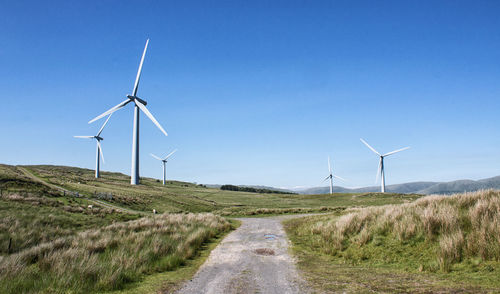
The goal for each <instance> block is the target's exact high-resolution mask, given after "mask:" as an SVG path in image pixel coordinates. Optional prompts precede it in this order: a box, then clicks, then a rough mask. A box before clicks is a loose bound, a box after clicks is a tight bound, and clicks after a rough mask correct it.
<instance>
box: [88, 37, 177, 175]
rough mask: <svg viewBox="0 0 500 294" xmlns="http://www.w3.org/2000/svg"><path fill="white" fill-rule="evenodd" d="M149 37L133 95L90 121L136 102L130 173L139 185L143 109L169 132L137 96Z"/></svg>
mask: <svg viewBox="0 0 500 294" xmlns="http://www.w3.org/2000/svg"><path fill="white" fill-rule="evenodd" d="M148 44H149V39H148V40H147V41H146V46H145V47H144V51H143V53H142V58H141V63H140V64H139V70H138V71H137V76H136V78H135V83H134V89H133V90H132V94H131V95H127V99H126V100H125V101H123V102H121V103H120V104H118V105H116V106H115V107H112V108H111V109H109V110H108V111H106V112H104V113H103V114H101V115H99V116H97V117H96V118H94V119H92V120H91V121H89V123H92V122H94V121H96V120H98V119H101V118H103V117H105V116H106V115H108V114H111V113H113V112H115V111H117V110H118V109H120V108H123V107H124V106H125V105H127V104H129V103H130V102H133V103H134V104H135V107H134V129H133V137H132V170H131V173H130V184H132V185H138V184H139V113H140V111H139V110H141V111H142V112H144V114H146V116H147V117H149V119H150V120H151V121H152V122H153V123H154V124H155V125H156V126H157V127H158V128H159V129H160V131H162V133H163V134H165V136H167V132H166V131H165V130H164V129H163V128H162V126H161V125H160V123H159V122H158V121H157V120H156V119H155V118H154V116H153V115H152V114H151V112H149V110H148V109H147V108H146V105H147V102H146V101H144V100H142V99H141V98H139V97H137V96H136V95H137V89H138V87H139V80H140V78H141V72H142V64H143V63H144V56H145V55H146V50H147V49H148Z"/></svg>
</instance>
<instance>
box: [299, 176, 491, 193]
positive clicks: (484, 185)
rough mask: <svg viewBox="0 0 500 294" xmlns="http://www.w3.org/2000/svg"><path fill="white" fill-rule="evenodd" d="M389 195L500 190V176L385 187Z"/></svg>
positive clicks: (322, 189)
mask: <svg viewBox="0 0 500 294" xmlns="http://www.w3.org/2000/svg"><path fill="white" fill-rule="evenodd" d="M385 189H386V191H387V192H389V193H407V194H408V193H416V194H452V193H461V192H465V191H467V192H472V191H477V190H482V189H500V176H497V177H493V178H487V179H482V180H477V181H474V180H458V181H451V182H411V183H404V184H397V185H388V186H386V187H385ZM329 190H330V188H329V187H328V186H327V187H314V188H307V189H295V190H294V191H295V192H297V193H300V194H325V193H328V192H329ZM333 190H334V192H339V193H366V192H378V191H380V186H371V187H364V188H357V189H349V188H344V187H340V186H334V187H333Z"/></svg>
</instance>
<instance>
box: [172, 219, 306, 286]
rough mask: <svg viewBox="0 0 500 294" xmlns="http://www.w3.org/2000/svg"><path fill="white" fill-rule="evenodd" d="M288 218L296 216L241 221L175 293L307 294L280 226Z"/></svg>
mask: <svg viewBox="0 0 500 294" xmlns="http://www.w3.org/2000/svg"><path fill="white" fill-rule="evenodd" d="M289 217H297V216H280V217H270V218H240V219H239V220H240V221H242V225H241V226H240V227H239V228H238V229H236V230H235V231H234V232H232V233H230V234H229V235H228V236H227V237H226V238H225V239H224V240H223V241H222V242H221V243H220V244H219V245H218V246H217V247H216V248H215V249H214V250H213V251H212V252H211V253H210V256H209V258H208V260H207V261H206V262H205V264H203V265H202V267H201V268H200V269H199V270H198V272H197V273H196V275H195V276H194V278H193V279H192V280H190V281H189V282H187V283H186V284H185V285H184V287H182V288H181V289H180V290H179V291H178V292H177V293H178V294H184V293H185V294H188V293H189V294H194V293H217V294H220V293H229V294H236V293H238V294H240V293H241V294H243V293H280V294H284V293H307V292H308V291H307V288H306V286H305V283H304V281H303V280H302V279H301V278H300V276H299V274H298V272H297V269H296V267H295V264H294V260H293V259H292V258H291V257H290V255H289V254H288V245H289V243H290V241H289V240H288V238H287V237H286V234H285V231H284V230H283V226H282V225H281V221H282V220H283V219H285V218H289Z"/></svg>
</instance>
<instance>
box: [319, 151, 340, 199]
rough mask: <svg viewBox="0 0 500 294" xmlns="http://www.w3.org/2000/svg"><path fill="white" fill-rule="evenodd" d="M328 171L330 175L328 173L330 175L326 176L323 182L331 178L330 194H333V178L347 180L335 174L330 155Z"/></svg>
mask: <svg viewBox="0 0 500 294" xmlns="http://www.w3.org/2000/svg"><path fill="white" fill-rule="evenodd" d="M328 172H329V175H328V177H326V179H324V180H323V182H324V181H326V180H328V179H330V194H333V178H337V179H341V180H342V181H345V180H344V179H343V178H341V177H339V176H336V175H334V174H333V172H332V166H331V165H330V156H328Z"/></svg>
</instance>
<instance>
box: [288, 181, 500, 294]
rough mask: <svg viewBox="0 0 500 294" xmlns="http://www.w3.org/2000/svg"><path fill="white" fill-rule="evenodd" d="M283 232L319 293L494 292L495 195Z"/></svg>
mask: <svg viewBox="0 0 500 294" xmlns="http://www.w3.org/2000/svg"><path fill="white" fill-rule="evenodd" d="M286 230H287V233H288V234H289V236H290V237H291V239H292V242H293V243H294V244H295V250H296V252H297V253H298V255H299V259H301V260H300V262H299V265H300V266H301V267H302V269H303V270H304V271H305V272H306V273H307V274H306V276H307V277H309V279H310V281H311V282H312V284H314V285H315V286H316V287H317V288H318V289H319V290H322V291H346V290H347V291H352V292H371V291H375V292H379V291H382V292H488V291H492V292H497V291H500V279H498V277H499V276H500V192H498V191H491V190H489V191H480V192H474V193H468V194H456V195H453V196H428V197H424V198H420V199H418V200H416V201H414V202H412V203H407V204H399V205H386V206H378V207H367V208H353V209H348V210H345V211H343V212H340V213H336V214H329V215H322V216H313V217H308V218H301V219H296V220H291V221H289V222H288V223H287V224H286ZM333 276H334V277H335V278H331V277H333ZM387 277H391V278H390V280H394V281H399V282H398V283H394V284H391V283H387Z"/></svg>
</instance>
